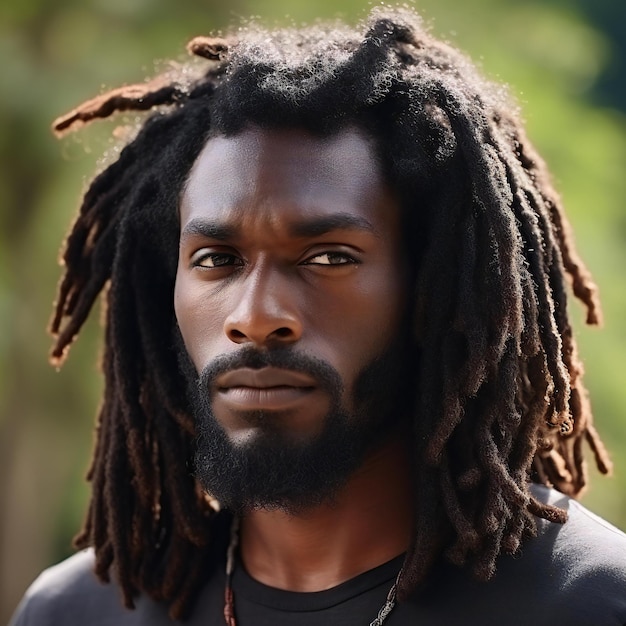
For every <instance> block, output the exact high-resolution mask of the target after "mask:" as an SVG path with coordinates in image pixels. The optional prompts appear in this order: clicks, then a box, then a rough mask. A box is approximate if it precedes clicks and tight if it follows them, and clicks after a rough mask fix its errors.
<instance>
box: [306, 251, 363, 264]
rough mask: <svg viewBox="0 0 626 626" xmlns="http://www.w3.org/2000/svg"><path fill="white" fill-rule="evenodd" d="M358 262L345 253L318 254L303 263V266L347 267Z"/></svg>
mask: <svg viewBox="0 0 626 626" xmlns="http://www.w3.org/2000/svg"><path fill="white" fill-rule="evenodd" d="M356 263H358V261H357V260H356V259H355V258H354V257H353V256H350V255H349V254H346V253H345V252H320V254H316V255H314V256H311V257H309V258H308V259H307V260H306V261H304V265H349V264H356Z"/></svg>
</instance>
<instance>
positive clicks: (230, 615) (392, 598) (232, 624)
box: [224, 517, 402, 626]
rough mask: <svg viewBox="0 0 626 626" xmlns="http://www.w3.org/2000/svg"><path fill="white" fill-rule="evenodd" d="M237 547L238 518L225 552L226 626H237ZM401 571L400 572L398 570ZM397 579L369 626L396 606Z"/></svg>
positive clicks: (377, 625)
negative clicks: (234, 592)
mask: <svg viewBox="0 0 626 626" xmlns="http://www.w3.org/2000/svg"><path fill="white" fill-rule="evenodd" d="M238 545H239V518H238V517H235V518H234V519H233V522H232V524H231V526H230V542H229V544H228V549H227V550H226V586H225V588H224V619H225V620H226V626H237V619H236V617H235V597H234V595H233V585H232V583H233V572H234V571H235V551H236V550H237V546H238ZM400 571H402V570H400ZM398 578H400V574H398V576H397V577H396V580H395V581H394V583H393V585H391V589H389V593H388V594H387V599H386V600H385V603H384V604H383V605H382V606H381V607H380V610H379V611H378V615H377V616H376V618H375V619H374V620H373V621H372V622H370V625H369V626H382V624H383V622H384V621H385V620H386V619H387V616H388V615H389V613H391V611H393V608H394V607H395V606H396V587H397V584H398Z"/></svg>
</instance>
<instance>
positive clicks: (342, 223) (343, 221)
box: [181, 213, 378, 241]
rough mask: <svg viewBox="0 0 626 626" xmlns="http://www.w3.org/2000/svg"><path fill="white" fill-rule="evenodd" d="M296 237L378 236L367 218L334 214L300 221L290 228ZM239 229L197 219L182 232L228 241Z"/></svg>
mask: <svg viewBox="0 0 626 626" xmlns="http://www.w3.org/2000/svg"><path fill="white" fill-rule="evenodd" d="M288 230H289V234H290V235H292V236H294V237H318V236H320V235H324V234H326V233H329V232H332V231H334V230H365V231H368V232H370V233H372V234H374V235H378V232H377V230H376V229H375V228H374V225H373V224H372V223H371V222H370V221H369V220H368V219H366V218H364V217H361V216H359V215H352V214H351V213H334V214H333V215H322V216H315V217H309V218H305V219H302V220H299V221H298V222H296V223H295V224H291V225H289V226H288ZM238 232H239V228H237V227H236V226H231V225H229V224H224V223H220V222H210V221H207V220H203V219H199V218H195V219H192V220H191V221H189V222H188V223H187V224H186V225H185V227H184V228H183V230H182V232H181V237H188V236H193V235H200V236H202V237H206V238H207V239H216V240H217V241H227V240H230V239H233V238H234V237H235V236H236V235H237V234H238Z"/></svg>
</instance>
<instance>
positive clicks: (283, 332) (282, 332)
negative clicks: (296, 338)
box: [272, 326, 293, 339]
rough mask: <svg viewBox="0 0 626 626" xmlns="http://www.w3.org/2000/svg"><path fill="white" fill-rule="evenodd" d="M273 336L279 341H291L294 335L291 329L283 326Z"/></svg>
mask: <svg viewBox="0 0 626 626" xmlns="http://www.w3.org/2000/svg"><path fill="white" fill-rule="evenodd" d="M272 335H274V337H276V338H278V339H289V338H290V337H291V336H292V335H293V330H291V328H287V327H286V326H281V327H280V328H277V329H276V330H275V331H274V332H273V333H272Z"/></svg>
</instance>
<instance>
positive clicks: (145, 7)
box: [0, 0, 626, 623]
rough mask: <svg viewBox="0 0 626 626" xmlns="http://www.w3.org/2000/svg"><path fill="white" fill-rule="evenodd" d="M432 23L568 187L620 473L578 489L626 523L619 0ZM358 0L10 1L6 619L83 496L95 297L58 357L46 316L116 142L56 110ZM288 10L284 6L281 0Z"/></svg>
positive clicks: (4, 295) (2, 137) (2, 445)
mask: <svg viewBox="0 0 626 626" xmlns="http://www.w3.org/2000/svg"><path fill="white" fill-rule="evenodd" d="M415 6H416V7H417V8H418V10H420V12H422V14H423V15H424V17H425V19H426V21H427V22H428V23H430V24H431V25H432V28H433V30H434V31H435V32H436V33H437V34H439V35H441V36H442V37H444V38H446V39H448V40H450V41H452V42H453V43H456V44H457V45H459V46H460V47H461V48H463V49H464V50H466V51H467V52H469V53H470V54H471V55H472V57H473V58H474V59H475V60H477V61H478V62H479V63H480V64H481V65H482V67H483V69H484V71H485V72H486V73H487V74H488V75H489V76H491V77H492V78H495V79H498V80H502V81H505V82H506V83H508V84H509V85H510V88H511V92H512V93H513V95H514V96H515V97H516V98H517V100H518V101H519V103H520V104H521V106H522V109H523V111H524V117H525V119H526V121H527V125H528V128H529V132H530V136H531V138H532V139H533V140H534V142H535V143H536V144H537V145H538V147H539V149H540V151H541V153H542V154H543V155H544V157H545V158H546V160H547V161H548V163H549V165H550V167H551V169H552V171H553V174H554V178H555V181H556V184H557V187H558V189H559V190H560V191H561V193H562V195H563V196H564V198H565V203H566V206H567V207H568V212H569V215H570V218H571V221H572V222H573V224H574V228H575V232H576V233H577V241H578V247H579V249H580V252H581V253H582V255H583V257H584V258H585V259H586V261H587V263H588V265H589V266H590V268H591V270H592V272H593V273H594V275H595V277H596V279H597V282H598V283H599V285H600V289H601V294H602V297H603V302H604V308H605V317H606V323H605V327H604V329H602V330H600V331H599V330H596V329H587V328H584V327H583V324H582V321H581V315H580V311H579V307H577V306H576V305H575V304H574V305H573V309H574V313H575V315H576V320H577V326H576V328H577V336H578V340H579V342H580V347H581V352H582V355H583V357H584V361H585V364H586V369H587V372H588V373H587V382H588V385H589V387H590V390H591V397H592V402H593V405H594V407H595V413H596V422H597V424H598V427H599V429H600V431H601V433H602V434H603V436H604V438H605V441H606V443H607V445H608V447H609V449H610V451H611V452H612V454H613V457H614V461H615V465H616V471H615V475H614V477H613V478H612V479H608V480H605V479H603V478H600V477H598V476H593V479H592V481H593V484H592V489H591V490H590V493H589V495H588V496H585V498H584V502H585V503H586V504H587V505H588V506H589V507H591V508H592V509H594V510H595V511H597V512H598V513H600V514H601V515H603V516H604V517H606V518H608V519H609V520H610V521H612V522H613V523H615V524H617V525H619V526H621V527H622V528H626V389H625V385H624V382H625V378H626V376H625V374H624V372H625V367H624V360H625V358H626V323H625V322H626V288H625V287H626V285H625V284H624V273H625V272H626V245H625V244H626V207H625V206H624V204H625V199H626V168H625V166H626V115H625V112H626V2H624V1H623V0H420V1H419V2H418V3H417V4H416V5H415ZM367 10H368V6H367V5H366V4H365V3H364V2H363V1H362V0H359V1H357V0H317V2H315V3H313V2H308V3H305V2H303V1H299V0H292V1H290V0H224V1H223V2H221V3H218V2H216V1H214V0H204V1H201V0H177V1H176V2H174V1H173V0H55V1H54V2H51V1H49V0H48V1H46V0H3V1H2V4H1V7H0V59H1V65H0V164H1V167H0V623H5V622H6V620H7V619H8V617H9V615H10V613H11V611H12V609H13V608H14V606H15V604H16V602H17V601H18V600H19V597H20V596H21V594H22V593H23V591H24V589H25V587H26V586H27V585H28V584H29V583H30V581H31V580H32V579H33V578H34V577H35V576H36V574H37V573H38V572H39V571H40V570H41V569H42V568H43V567H45V566H46V565H48V564H50V563H52V562H55V561H57V560H60V559H61V558H63V557H64V556H66V555H68V554H69V553H70V552H71V548H70V541H71V537H72V534H73V533H74V532H75V531H76V529H77V527H78V525H79V523H80V521H81V518H82V513H83V510H84V506H85V501H86V498H87V488H86V485H85V484H84V481H83V476H84V473H85V470H86V468H87V465H88V461H89V456H90V452H91V441H92V433H93V418H94V415H95V413H96V409H97V405H98V398H99V394H100V391H101V381H100V378H99V375H98V366H97V360H98V353H99V327H98V325H99V320H98V313H97V312H95V314H94V315H93V316H92V318H93V319H92V320H91V322H90V323H89V324H88V326H87V328H86V329H85V331H84V332H83V333H82V335H81V337H80V340H79V341H78V342H77V344H76V345H75V346H74V348H73V350H72V354H71V356H70V359H69V361H68V362H67V364H66V365H65V367H64V368H63V369H62V371H60V372H57V371H55V370H54V369H53V368H51V367H50V366H49V365H48V363H47V352H48V348H49V345H50V340H49V337H47V335H46V332H45V327H46V324H47V321H48V317H49V314H50V308H51V303H52V301H53V299H54V290H55V285H56V282H57V280H58V277H59V273H60V270H59V268H58V265H57V261H56V260H57V256H58V249H59V245H60V242H61V241H62V238H63V236H64V234H65V232H66V230H67V228H68V224H69V221H70V219H71V218H72V216H73V215H74V213H75V211H76V209H77V202H78V198H79V196H80V193H81V190H83V189H84V185H85V181H86V180H87V179H88V178H89V176H90V175H91V174H92V173H93V171H94V169H95V168H96V166H97V161H98V158H99V156H100V155H101V154H102V153H103V152H104V151H106V150H107V149H108V148H109V147H110V145H111V144H110V141H111V140H110V136H111V131H112V129H113V128H114V124H112V123H110V122H103V123H99V124H96V125H95V126H93V127H90V128H87V129H86V130H84V131H81V132H80V133H78V134H77V135H75V136H71V137H70V138H68V139H64V140H63V141H61V142H57V141H56V140H55V139H54V138H53V137H52V134H51V133H50V131H49V126H50V122H51V121H52V119H53V118H54V117H56V116H57V115H60V114H62V113H64V112H66V111H67V110H69V109H70V108H71V107H73V106H74V105H75V104H77V103H79V102H81V101H83V100H84V99H87V98H89V97H92V96H94V95H96V94H98V93H99V92H100V91H102V90H103V89H104V88H112V87H116V86H119V85H121V84H122V83H125V82H129V83H130V82H138V81H141V80H143V79H144V78H145V77H147V76H149V75H152V74H153V73H154V67H155V65H154V60H155V59H156V60H157V66H158V65H161V66H162V64H163V62H164V61H163V60H165V59H170V58H176V57H181V56H184V44H185V43H186V41H187V40H188V39H189V38H191V37H192V36H194V35H198V34H206V33H209V32H215V31H217V30H219V29H227V28H228V27H229V26H231V25H234V26H237V25H238V24H239V23H240V20H241V19H242V18H244V17H249V16H254V15H257V16H259V17H260V18H261V19H262V21H263V22H265V23H269V24H272V23H274V22H278V23H286V22H287V23H288V22H296V23H300V22H303V21H307V22H308V21H311V20H313V19H315V18H320V17H321V18H333V17H343V18H345V19H347V20H349V21H355V20H357V19H358V18H360V17H363V16H364V14H366V13H367ZM287 16H288V17H287Z"/></svg>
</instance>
